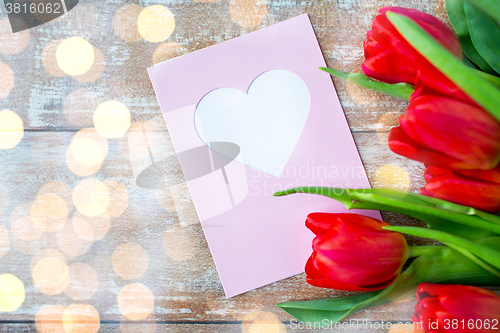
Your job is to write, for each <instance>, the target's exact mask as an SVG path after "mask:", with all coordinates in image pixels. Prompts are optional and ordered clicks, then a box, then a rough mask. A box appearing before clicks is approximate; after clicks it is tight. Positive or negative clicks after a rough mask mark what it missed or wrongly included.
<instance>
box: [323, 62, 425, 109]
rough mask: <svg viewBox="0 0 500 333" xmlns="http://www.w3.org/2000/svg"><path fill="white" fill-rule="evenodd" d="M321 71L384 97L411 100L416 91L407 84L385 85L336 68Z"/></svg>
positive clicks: (365, 76) (361, 75) (324, 68)
mask: <svg viewBox="0 0 500 333" xmlns="http://www.w3.org/2000/svg"><path fill="white" fill-rule="evenodd" d="M319 69H321V70H323V71H325V72H327V73H328V74H330V75H332V76H335V77H338V78H340V79H342V80H344V81H346V82H349V83H353V84H355V85H357V86H360V87H362V88H366V89H370V90H373V91H376V92H379V93H382V94H384V95H389V96H392V97H396V98H400V99H404V100H406V101H409V100H410V95H411V94H412V93H413V92H414V91H415V88H414V87H413V86H412V85H410V84H407V83H404V82H402V83H395V84H390V83H384V82H380V81H376V80H373V79H372V78H370V77H369V76H367V75H365V74H362V73H346V72H342V71H339V70H337V69H334V68H326V67H320V68H319Z"/></svg>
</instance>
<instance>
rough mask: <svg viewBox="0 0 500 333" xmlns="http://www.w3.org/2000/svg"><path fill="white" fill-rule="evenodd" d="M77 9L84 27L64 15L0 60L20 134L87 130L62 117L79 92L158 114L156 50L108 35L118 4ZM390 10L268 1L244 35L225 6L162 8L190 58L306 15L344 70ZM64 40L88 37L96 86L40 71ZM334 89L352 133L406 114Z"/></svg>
mask: <svg viewBox="0 0 500 333" xmlns="http://www.w3.org/2000/svg"><path fill="white" fill-rule="evenodd" d="M440 2H442V1H441V0H440V1H439V2H438V3H437V4H436V2H435V1H425V2H421V1H409V0H407V1H398V3H397V5H401V6H409V7H412V8H417V9H420V10H424V11H426V12H429V13H431V14H435V13H436V9H437V12H438V13H441V14H442V10H441V7H440V6H439V3H440ZM82 4H83V5H86V6H87V7H85V8H84V9H85V10H86V11H87V21H84V22H80V21H78V20H75V17H76V15H77V14H78V13H75V15H73V16H71V15H68V16H63V17H61V18H60V19H58V20H55V21H53V22H49V23H47V24H45V25H43V26H41V27H39V28H37V29H35V30H31V38H30V42H29V44H28V46H27V47H26V48H25V49H24V51H23V52H22V53H20V54H18V55H17V54H16V55H4V54H0V61H3V62H5V63H6V64H7V65H8V66H10V67H11V68H12V69H13V71H14V76H15V85H14V89H13V90H12V91H11V92H10V94H9V95H8V96H7V97H5V98H3V99H0V109H4V108H5V109H12V110H13V111H14V112H16V113H18V114H19V115H20V116H21V118H22V119H23V122H24V126H25V129H80V128H83V127H85V126H82V125H81V124H78V123H77V124H73V123H71V122H70V121H69V120H68V118H67V117H66V116H65V112H64V103H65V100H66V98H67V96H68V95H69V94H70V93H71V92H72V91H74V90H77V89H86V90H89V91H91V92H93V93H94V94H95V96H96V98H97V101H98V102H100V103H102V102H104V101H107V100H110V99H118V100H119V101H121V102H123V103H124V104H125V105H126V106H127V107H128V108H129V109H130V111H131V115H132V120H133V121H140V120H147V119H149V118H151V117H153V116H155V115H158V114H160V110H159V107H158V104H157V102H156V98H155V96H154V93H153V90H152V87H151V84H150V82H149V79H148V77H147V74H146V68H147V67H149V66H152V65H153V62H152V59H153V53H154V51H155V50H156V48H157V47H158V45H159V44H155V43H149V42H146V41H144V40H142V41H139V42H133V43H130V42H129V43H126V42H125V41H123V40H122V39H120V38H119V37H118V36H117V35H116V34H115V33H114V30H113V16H114V14H115V12H116V11H117V10H118V9H119V8H120V6H121V5H122V4H121V3H117V2H114V1H107V2H102V3H90V2H82ZM391 4H393V1H367V2H363V4H360V3H358V2H356V1H330V0H322V1H314V2H313V1H301V2H296V1H285V2H283V1H267V15H266V17H265V18H264V19H263V21H262V22H261V23H260V24H259V25H257V26H255V27H248V28H245V27H241V26H239V25H237V24H235V22H234V21H232V20H231V17H230V15H229V12H228V4H227V2H226V1H221V2H215V3H196V2H194V1H192V0H183V1H167V2H166V3H164V4H163V5H165V6H166V7H167V8H169V9H170V10H171V11H172V12H173V13H174V15H175V17H176V30H175V31H174V33H173V34H172V36H171V37H170V38H169V39H168V40H167V42H175V43H179V44H180V45H182V46H183V47H185V48H186V50H187V51H188V52H190V51H195V50H199V49H201V48H204V47H207V46H210V45H214V44H217V43H220V42H223V41H225V40H228V39H231V38H234V37H237V36H240V35H242V34H245V33H248V32H250V31H253V30H256V29H258V28H261V27H265V26H268V25H271V24H274V23H278V22H280V21H283V20H285V19H288V18H291V17H294V16H296V15H300V14H303V13H308V14H309V16H310V18H311V21H312V23H313V25H314V28H315V30H316V33H317V36H318V40H319V43H320V45H321V48H322V50H323V52H324V55H325V58H326V60H327V63H328V65H329V66H332V67H336V68H339V69H341V70H346V71H359V65H360V63H361V62H362V60H363V50H362V43H363V40H364V39H365V34H366V31H367V30H369V29H370V26H371V20H372V19H373V17H374V16H375V14H376V12H377V10H378V8H380V7H382V6H385V5H391ZM144 7H146V6H145V5H144ZM82 8H83V7H82ZM75 10H76V9H75ZM441 17H443V15H441ZM68 33H70V34H73V35H80V36H83V37H85V38H87V40H88V41H89V42H90V43H91V44H92V45H93V46H94V47H96V48H97V49H98V50H100V52H101V53H102V54H103V56H104V62H105V67H104V68H105V69H104V72H103V73H102V75H101V76H100V77H99V78H98V79H97V80H96V81H93V82H83V83H82V82H78V81H77V80H75V79H74V78H71V77H70V76H62V77H55V76H53V75H51V74H49V73H48V72H47V70H46V69H45V67H46V66H45V65H46V63H47V61H48V60H47V58H48V57H47V55H44V54H43V51H44V49H45V48H46V46H47V45H48V44H49V43H50V42H52V41H54V40H60V39H64V38H67V37H68V36H69V35H68ZM49 58H50V57H49ZM52 58H53V57H52ZM51 61H52V67H51V66H49V67H51V68H56V67H54V66H56V65H55V62H54V61H55V59H52V60H51ZM44 66H45V67H44ZM59 71H60V70H59ZM63 74H64V73H63ZM335 83H336V86H337V88H338V90H339V95H340V99H341V102H342V105H343V107H344V109H345V112H346V115H347V118H348V120H349V123H350V124H351V127H352V129H353V130H354V131H357V130H370V129H371V126H372V125H373V124H374V123H376V122H377V121H378V119H379V118H380V117H381V116H382V115H383V114H385V113H386V112H392V111H395V110H397V111H404V108H405V103H404V102H403V101H397V100H395V99H392V98H388V97H385V96H381V95H379V94H374V93H371V92H367V91H360V90H359V89H356V88H352V89H347V90H346V89H345V87H344V84H343V83H340V82H338V81H336V82H335ZM91 111H92V110H90V111H89V112H91ZM68 112H72V111H68ZM90 121H91V117H90Z"/></svg>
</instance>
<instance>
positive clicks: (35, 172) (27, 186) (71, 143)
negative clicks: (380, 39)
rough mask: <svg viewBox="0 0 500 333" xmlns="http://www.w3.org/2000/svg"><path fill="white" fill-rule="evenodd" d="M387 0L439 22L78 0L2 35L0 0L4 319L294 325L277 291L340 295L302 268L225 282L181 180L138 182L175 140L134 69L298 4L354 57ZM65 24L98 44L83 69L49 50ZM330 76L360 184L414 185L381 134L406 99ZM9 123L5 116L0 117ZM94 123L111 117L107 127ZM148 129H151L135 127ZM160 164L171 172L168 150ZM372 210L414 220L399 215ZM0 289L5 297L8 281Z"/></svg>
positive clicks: (333, 45) (258, 3) (410, 165)
mask: <svg viewBox="0 0 500 333" xmlns="http://www.w3.org/2000/svg"><path fill="white" fill-rule="evenodd" d="M155 5H162V6H164V7H161V8H159V7H154V8H153V7H150V6H155ZM390 5H396V6H405V7H412V8H416V9H419V10H422V11H425V12H427V13H430V14H433V15H437V16H438V17H439V18H440V19H442V20H443V21H446V14H445V10H444V4H443V0H420V1H416V0H383V1H376V0H366V1H358V0H335V1H334V0H303V1H298V0H293V1H292V0H267V1H266V0H231V1H229V0H220V1H218V0H164V1H162V2H159V3H157V2H154V1H139V2H137V3H132V2H123V1H115V0H100V1H88V0H83V1H80V3H79V4H78V5H77V7H75V9H73V10H71V11H70V12H69V13H68V14H67V15H64V16H62V17H60V18H58V19H56V20H55V21H52V22H49V23H46V24H44V25H42V26H39V27H36V28H33V29H30V30H26V31H23V32H20V33H17V34H11V33H10V29H9V26H8V20H7V18H6V12H5V8H4V7H3V6H0V8H1V12H0V110H4V111H1V112H0V175H1V178H0V274H2V275H0V285H1V284H5V283H6V282H5V281H10V283H12V281H13V279H14V281H21V287H19V286H18V287H17V288H14V287H12V288H11V289H10V292H11V294H12V295H13V297H14V298H13V299H14V300H15V299H16V297H17V299H20V298H21V297H22V291H23V290H24V292H25V300H24V302H23V303H22V305H21V306H20V307H18V308H17V309H16V310H14V311H11V312H1V313H0V331H1V332H7V331H9V332H10V331H12V332H17V331H34V330H38V331H40V332H64V329H66V332H96V331H97V330H98V329H99V330H100V331H102V332H141V333H142V332H155V331H158V332H163V331H168V332H170V331H172V332H299V331H301V330H300V329H298V328H296V327H295V326H294V325H293V324H294V322H293V321H292V322H291V320H292V317H291V316H289V315H287V314H286V313H285V312H284V311H282V310H280V309H279V308H277V307H275V306H274V304H276V303H277V302H282V301H288V300H302V299H314V298H323V297H328V296H338V295H346V294H347V293H344V292H339V291H333V290H327V289H321V288H315V287H312V286H309V285H308V284H307V283H306V282H305V275H304V274H300V275H297V276H294V277H291V278H288V279H285V280H283V281H279V282H276V283H274V284H271V285H269V286H266V287H263V288H260V289H258V290H255V291H252V292H248V293H246V294H243V295H240V296H236V297H234V298H231V299H226V298H225V297H224V293H223V290H222V286H221V284H220V281H219V278H218V275H217V272H216V269H215V266H214V263H213V260H212V257H211V255H210V251H209V249H208V247H207V243H206V241H205V238H204V235H203V231H202V229H201V226H200V224H199V221H198V220H197V217H196V213H195V211H194V207H193V204H192V200H191V198H190V195H189V192H188V191H187V188H186V186H185V184H184V185H182V184H181V185H178V186H175V187H171V188H165V189H162V190H151V189H145V188H141V187H139V186H137V185H136V177H137V174H138V173H139V172H140V171H142V170H144V168H145V167H147V166H148V161H149V155H148V147H149V149H150V150H151V149H153V150H154V149H159V150H169V151H171V150H172V145H171V142H170V139H169V136H168V131H167V129H166V127H165V123H164V121H163V119H162V118H161V112H160V109H159V106H158V103H157V101H156V97H155V95H154V92H153V89H152V87H151V83H150V81H149V78H148V76H147V73H146V68H147V67H150V66H151V65H153V64H154V63H157V62H160V61H164V60H167V59H170V58H172V57H175V56H178V55H180V54H184V53H187V52H192V51H195V50H199V49H202V48H205V47H207V46H210V45H214V44H217V43H220V42H223V41H225V40H228V39H231V38H233V37H237V36H240V35H243V34H245V33H248V32H251V31H254V30H256V29H260V28H262V27H265V26H268V25H271V24H274V23H278V22H280V21H283V20H286V19H288V18H292V17H295V16H297V15H300V14H303V13H308V14H309V17H310V19H311V21H312V23H313V25H314V28H315V31H316V34H317V37H318V39H319V43H320V45H321V48H322V50H323V53H324V56H325V58H326V60H327V63H328V65H329V66H330V67H335V68H338V69H341V70H345V71H359V67H360V64H361V62H362V61H363V49H362V43H363V40H364V38H365V34H366V31H367V30H369V29H370V26H371V21H372V19H373V17H374V16H375V14H376V12H377V10H378V9H379V8H380V7H383V6H390ZM148 8H149V9H148ZM164 8H166V9H168V10H164ZM144 9H148V10H150V11H151V13H153V14H152V16H150V17H149V20H150V21H151V22H153V24H154V22H155V21H154V15H160V16H161V15H173V17H174V18H175V29H174V31H173V33H172V34H171V35H170V36H167V37H168V38H167V39H165V36H163V37H162V36H160V35H161V34H160V33H158V31H161V28H162V27H158V29H157V31H155V30H154V29H153V30H149V31H147V30H144V31H141V32H139V28H138V24H137V18H138V16H139V14H140V13H141V11H142V10H144ZM169 13H170V14H169ZM151 22H149V23H151ZM75 36H78V37H81V38H83V39H84V40H83V41H82V39H76V41H77V42H79V43H83V44H85V45H89V44H88V43H90V45H91V46H92V47H93V50H94V55H95V56H94V61H93V63H92V61H90V63H88V66H90V68H89V69H88V71H87V72H86V73H84V74H81V73H79V72H78V70H79V69H80V67H81V66H80V65H81V64H82V63H83V64H85V61H87V59H86V58H85V55H84V54H83V55H75V56H76V57H77V58H78V57H80V58H81V59H80V58H78V59H77V60H75V61H76V62H75V63H76V64H79V66H80V67H78V66H76V65H75V64H71V63H70V64H67V63H66V64H65V63H64V62H62V61H59V63H58V54H59V52H60V53H64V52H71V50H70V49H69V51H68V49H67V48H66V49H65V48H64V47H60V48H58V46H59V45H64V44H62V43H65V42H67V41H68V38H71V37H75ZM157 39H162V40H160V41H157ZM74 40H75V39H73V41H74ZM85 45H84V46H85ZM82 47H83V46H82ZM56 50H57V52H56ZM65 50H66V51H65ZM59 60H60V59H59ZM63 69H64V70H63ZM68 73H69V74H72V75H68ZM334 84H335V87H336V88H337V91H338V94H339V96H340V100H341V102H342V105H343V107H344V111H345V114H346V117H347V120H348V122H349V125H350V127H351V130H352V133H353V136H354V139H355V141H356V144H357V146H358V148H359V151H360V154H361V157H362V160H363V163H364V165H365V167H366V171H367V174H368V176H369V179H370V181H371V184H372V185H373V186H375V187H392V188H398V189H403V190H408V191H412V192H418V190H419V188H420V187H421V186H422V184H423V171H424V167H423V166H422V165H421V164H420V163H417V162H414V161H410V160H408V159H405V158H402V157H400V156H397V155H395V154H394V153H392V152H391V151H390V150H389V148H388V146H387V134H388V131H389V129H390V128H391V127H392V126H395V125H396V124H397V118H398V117H399V116H400V115H402V114H403V112H404V110H405V107H406V103H405V102H403V101H400V100H396V99H394V98H390V97H387V96H383V95H380V94H377V93H372V92H370V91H367V90H363V89H360V88H357V87H356V86H352V85H349V84H348V85H346V84H345V83H344V82H341V81H338V80H334ZM111 100H114V101H118V102H119V103H121V104H120V105H123V106H124V108H122V109H121V111H120V112H121V113H118V114H119V115H120V116H119V117H118V118H116V114H115V118H113V121H110V119H111V118H110V117H108V118H106V116H104V117H101V118H96V119H95V121H94V119H93V114H94V112H96V110H97V109H100V110H101V111H102V113H103V114H104V115H106V112H107V111H109V110H110V109H109V105H110V104H109V103H106V102H108V101H111ZM6 110H8V111H6ZM108 114H109V113H108ZM129 116H130V118H131V125H130V127H129V126H128V123H127V119H128V117H129ZM120 117H121V118H120ZM6 123H9V124H10V125H9V126H10V128H15V129H16V131H13V132H12V131H10V132H5V131H3V132H2V130H1V129H2V126H4V124H6ZM94 126H95V127H96V128H98V129H101V131H102V129H104V130H106V129H108V130H109V129H110V128H115V130H116V131H115V132H113V131H112V132H105V133H108V138H106V137H105V136H103V135H101V134H99V133H98V132H97V131H96V130H95V129H94ZM144 132H146V133H152V135H151V136H150V137H151V138H154V139H150V140H149V141H148V142H146V141H144V140H143V139H141V135H143V133H144ZM109 133H111V134H109ZM116 133H118V134H117V135H114V134H116ZM21 136H22V139H21ZM112 136H119V137H118V138H113V137H112ZM142 137H143V136H142ZM325 153H328V152H325ZM149 163H151V162H150V161H149ZM167 172H169V173H171V174H173V176H175V177H182V174H180V173H179V171H178V165H177V164H175V165H172V166H171V170H167ZM87 215H94V216H92V217H89V216H87ZM384 219H385V220H386V221H387V222H389V223H392V224H413V225H421V223H420V222H418V221H415V220H410V219H408V218H404V217H402V216H399V215H396V214H384ZM409 242H410V243H411V244H416V243H417V242H419V240H417V239H413V238H409ZM420 242H421V241H420ZM6 274H12V275H13V276H14V277H15V278H14V277H12V276H11V275H6ZM0 290H1V286H0ZM2 293H3V294H2ZM0 295H1V296H0V308H1V309H3V310H6V311H8V310H9V308H8V305H6V302H7V301H6V300H5V291H0ZM2 297H4V298H3V299H2ZM414 305H415V300H414V299H413V300H408V301H406V302H400V303H394V304H387V305H384V306H379V307H376V308H373V309H368V310H365V311H362V312H359V313H357V314H355V315H354V316H353V317H352V318H357V319H366V320H369V321H374V322H377V321H381V320H384V321H391V322H393V323H397V322H400V321H401V322H407V321H409V320H411V315H412V314H413V307H414ZM99 323H100V325H99ZM302 331H303V330H302ZM317 331H319V330H317ZM323 331H329V330H323ZM330 331H335V332H388V331H389V329H387V328H384V329H376V328H373V329H370V328H369V327H366V326H363V325H361V326H355V325H354V326H349V327H347V326H346V325H345V326H344V328H343V329H340V330H330ZM411 331H412V330H405V329H397V328H393V329H392V330H390V332H411Z"/></svg>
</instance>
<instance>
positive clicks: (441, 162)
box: [389, 127, 473, 169]
mask: <svg viewBox="0 0 500 333" xmlns="http://www.w3.org/2000/svg"><path fill="white" fill-rule="evenodd" d="M389 148H390V149H391V150H392V151H393V152H395V153H396V154H398V155H402V156H405V157H407V158H409V159H412V160H415V161H419V162H422V163H424V164H425V165H431V164H432V165H436V166H440V167H443V168H458V169H459V168H464V169H465V168H473V167H472V166H470V165H469V164H468V163H466V162H463V161H460V160H457V159H455V158H453V157H451V156H447V155H445V154H443V153H441V152H438V151H434V150H431V149H429V148H427V147H425V146H423V145H420V144H419V143H417V142H415V141H414V140H413V139H412V138H410V137H409V136H408V135H407V134H406V133H405V131H403V130H402V129H401V127H394V128H392V129H391V131H390V133H389Z"/></svg>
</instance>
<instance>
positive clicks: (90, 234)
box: [73, 212, 111, 242]
mask: <svg viewBox="0 0 500 333" xmlns="http://www.w3.org/2000/svg"><path fill="white" fill-rule="evenodd" d="M110 227H111V224H110V220H109V215H108V213H107V212H104V213H103V215H97V216H85V215H83V214H81V213H79V212H76V213H75V215H73V229H74V231H75V233H76V234H77V235H78V237H80V238H81V239H83V240H86V241H87V242H95V241H98V240H100V239H102V238H103V237H104V236H105V235H106V234H107V233H108V231H109V228H110Z"/></svg>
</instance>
